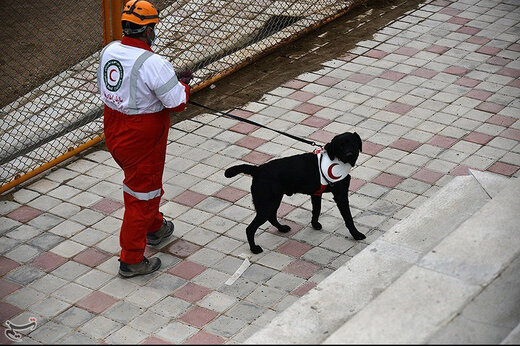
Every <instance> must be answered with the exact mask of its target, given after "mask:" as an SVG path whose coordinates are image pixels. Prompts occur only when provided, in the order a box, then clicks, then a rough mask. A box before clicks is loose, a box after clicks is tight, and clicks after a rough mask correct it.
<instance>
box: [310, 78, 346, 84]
mask: <svg viewBox="0 0 520 346" xmlns="http://www.w3.org/2000/svg"><path fill="white" fill-rule="evenodd" d="M341 81H342V79H339V78H334V77H329V76H323V77H320V78H318V79H316V80H315V81H314V83H316V84H320V85H326V86H333V85H336V84H338V83H339V82H341Z"/></svg>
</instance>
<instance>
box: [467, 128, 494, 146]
mask: <svg viewBox="0 0 520 346" xmlns="http://www.w3.org/2000/svg"><path fill="white" fill-rule="evenodd" d="M463 139H464V140H465V141H468V142H472V143H477V144H486V143H488V142H489V141H490V140H492V139H493V136H490V135H487V134H485V133H481V132H476V131H474V132H471V133H469V134H468V135H467V136H466V137H464V138H463Z"/></svg>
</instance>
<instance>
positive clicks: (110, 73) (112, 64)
mask: <svg viewBox="0 0 520 346" xmlns="http://www.w3.org/2000/svg"><path fill="white" fill-rule="evenodd" d="M103 80H104V81H105V86H106V88H107V89H108V90H110V91H117V90H119V88H121V83H123V66H121V63H120V62H119V61H117V60H109V61H107V63H106V64H105V68H104V69H103Z"/></svg>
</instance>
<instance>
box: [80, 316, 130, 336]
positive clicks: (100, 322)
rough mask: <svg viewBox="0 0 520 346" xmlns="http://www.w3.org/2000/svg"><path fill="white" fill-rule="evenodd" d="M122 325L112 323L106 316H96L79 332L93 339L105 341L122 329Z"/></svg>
mask: <svg viewBox="0 0 520 346" xmlns="http://www.w3.org/2000/svg"><path fill="white" fill-rule="evenodd" d="M121 327H123V325H122V324H121V323H118V322H115V321H112V320H111V319H108V318H106V317H104V316H96V317H94V318H93V319H91V320H90V321H88V322H87V323H85V324H83V326H82V327H80V328H79V331H80V332H82V333H84V334H86V335H87V336H89V337H91V338H93V339H103V338H105V337H107V336H108V335H110V334H112V333H113V332H115V331H117V330H119V329H121Z"/></svg>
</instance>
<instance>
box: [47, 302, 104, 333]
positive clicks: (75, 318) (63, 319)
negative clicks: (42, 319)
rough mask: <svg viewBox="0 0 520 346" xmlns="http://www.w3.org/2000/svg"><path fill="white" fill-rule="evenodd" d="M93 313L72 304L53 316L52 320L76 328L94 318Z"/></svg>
mask: <svg viewBox="0 0 520 346" xmlns="http://www.w3.org/2000/svg"><path fill="white" fill-rule="evenodd" d="M94 316H95V315H94V314H92V313H90V312H88V311H86V310H83V309H80V308H78V307H75V306H72V307H70V308H69V309H67V310H65V311H64V312H62V313H61V314H59V315H58V316H56V317H55V318H54V321H56V322H58V323H60V324H63V325H65V326H68V327H71V328H77V327H80V326H82V325H83V324H85V323H86V322H87V321H89V320H91V319H92V318H94Z"/></svg>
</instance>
